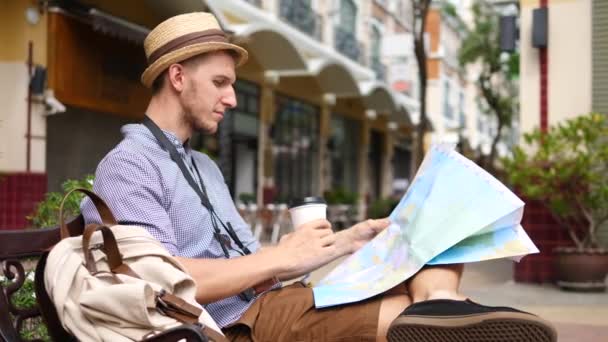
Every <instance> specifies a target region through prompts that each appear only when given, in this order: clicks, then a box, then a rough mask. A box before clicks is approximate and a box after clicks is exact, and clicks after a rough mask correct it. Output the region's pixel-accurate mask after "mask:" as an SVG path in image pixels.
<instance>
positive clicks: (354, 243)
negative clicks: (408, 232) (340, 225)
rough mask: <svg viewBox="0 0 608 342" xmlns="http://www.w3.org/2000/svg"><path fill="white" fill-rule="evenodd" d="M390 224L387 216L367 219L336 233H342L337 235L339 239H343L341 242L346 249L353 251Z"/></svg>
mask: <svg viewBox="0 0 608 342" xmlns="http://www.w3.org/2000/svg"><path fill="white" fill-rule="evenodd" d="M390 224H391V221H390V220H389V219H388V218H383V219H378V220H373V219H368V220H365V221H363V222H359V223H357V224H355V225H354V226H352V227H350V228H349V229H346V230H343V231H341V232H339V233H338V234H340V235H342V236H340V237H339V240H342V239H343V240H344V241H343V243H345V244H346V246H347V247H346V249H347V250H348V251H349V253H354V252H356V251H358V250H359V249H360V248H361V247H363V245H365V244H366V243H368V242H369V241H370V240H371V239H373V238H374V237H376V235H378V234H379V233H380V232H381V231H383V230H384V229H386V227H388V226H389V225H390Z"/></svg>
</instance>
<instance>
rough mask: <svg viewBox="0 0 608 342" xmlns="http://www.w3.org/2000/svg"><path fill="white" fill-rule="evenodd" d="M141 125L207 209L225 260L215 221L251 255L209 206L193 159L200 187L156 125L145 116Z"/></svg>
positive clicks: (226, 251) (224, 244)
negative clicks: (151, 135)
mask: <svg viewBox="0 0 608 342" xmlns="http://www.w3.org/2000/svg"><path fill="white" fill-rule="evenodd" d="M143 124H144V126H146V127H147V128H148V129H149V130H150V132H152V134H153V135H154V137H155V138H156V140H157V141H158V142H159V143H160V144H161V145H162V146H163V148H164V149H165V150H167V152H169V155H170V156H171V160H173V161H174V162H175V163H176V164H177V166H178V167H179V169H180V170H181V171H182V174H183V175H184V177H185V178H186V181H187V182H188V184H190V187H192V189H193V190H194V192H196V194H197V195H198V197H199V198H200V200H201V204H202V205H203V206H204V207H205V208H206V209H207V211H209V215H210V216H211V223H212V226H213V230H214V236H215V238H216V240H217V241H218V242H219V244H220V245H221V247H222V251H223V252H224V256H225V257H226V258H229V254H228V249H227V247H226V244H227V243H226V242H225V241H224V240H223V239H222V235H221V233H220V229H219V227H218V224H217V221H219V222H220V223H221V225H222V227H223V228H224V230H225V231H226V232H227V233H228V235H229V236H230V238H231V239H232V240H233V241H234V242H235V243H236V245H237V246H238V247H239V248H240V249H241V251H242V252H243V253H244V254H251V251H250V250H249V249H248V248H247V247H245V245H244V244H243V243H242V242H241V239H239V237H238V236H237V235H236V232H235V231H234V229H233V228H232V225H231V224H230V222H227V224H224V222H223V221H222V220H221V219H220V217H219V216H218V214H217V213H216V211H215V209H214V208H213V205H212V204H211V201H210V200H209V196H208V195H207V189H206V188H205V183H204V182H203V178H202V177H201V175H200V173H199V171H198V167H196V163H195V162H194V158H192V159H191V162H192V166H193V167H194V170H195V171H196V175H197V177H198V180H199V183H200V187H199V185H198V184H196V181H195V180H194V178H193V177H192V174H191V173H190V171H188V167H187V166H186V163H184V160H183V159H182V158H181V156H180V155H179V153H178V152H177V149H176V148H175V146H174V145H173V144H172V143H171V142H170V141H169V139H167V137H166V136H165V134H164V133H163V132H162V131H161V129H160V128H159V127H158V126H157V125H156V123H155V122H154V121H152V120H151V119H150V118H149V117H148V116H147V115H145V116H144V121H143ZM216 220H217V221H216ZM237 252H238V251H237Z"/></svg>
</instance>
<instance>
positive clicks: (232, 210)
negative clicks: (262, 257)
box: [198, 153, 260, 253]
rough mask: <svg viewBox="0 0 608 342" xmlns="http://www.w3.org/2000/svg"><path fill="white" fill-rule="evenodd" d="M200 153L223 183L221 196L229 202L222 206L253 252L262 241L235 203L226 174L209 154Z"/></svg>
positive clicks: (244, 243)
mask: <svg viewBox="0 0 608 342" xmlns="http://www.w3.org/2000/svg"><path fill="white" fill-rule="evenodd" d="M198 155H199V156H200V159H202V161H203V162H204V163H205V164H208V165H209V166H210V167H209V169H211V170H213V175H214V177H216V178H217V179H218V184H221V187H222V189H221V192H222V195H221V197H222V198H227V199H228V200H227V201H225V202H227V203H223V205H222V208H223V209H224V210H225V211H226V212H227V214H228V217H229V218H230V219H229V221H230V223H231V224H232V228H234V232H235V233H236V235H237V236H238V237H239V239H240V240H241V242H242V243H243V245H244V246H245V247H247V248H248V249H249V250H250V251H251V252H252V253H253V252H255V251H257V250H258V249H259V248H260V242H259V241H258V240H257V239H256V238H255V237H254V236H253V232H252V231H251V227H250V226H249V224H247V223H246V222H245V220H243V217H242V216H241V214H239V211H238V210H237V209H236V206H235V205H234V200H233V199H232V196H231V195H230V190H229V189H228V185H226V181H225V180H224V176H223V175H222V172H221V171H220V169H219V167H218V166H217V164H216V163H215V162H214V161H213V160H211V158H209V157H208V156H207V155H205V154H202V153H200V154H198Z"/></svg>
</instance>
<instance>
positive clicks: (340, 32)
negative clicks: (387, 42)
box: [334, 26, 365, 64]
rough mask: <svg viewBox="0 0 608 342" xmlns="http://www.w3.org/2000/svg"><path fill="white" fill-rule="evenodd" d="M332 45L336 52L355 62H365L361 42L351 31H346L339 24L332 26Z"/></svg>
mask: <svg viewBox="0 0 608 342" xmlns="http://www.w3.org/2000/svg"><path fill="white" fill-rule="evenodd" d="M334 47H335V48H336V50H338V52H340V53H341V54H343V55H345V56H346V57H349V58H350V59H352V60H354V61H355V62H359V63H361V64H365V63H364V62H365V61H364V58H363V53H362V51H363V49H362V48H361V44H360V43H359V42H358V41H357V38H355V35H354V34H353V33H352V32H349V31H346V30H344V29H343V28H341V27H339V26H336V27H334Z"/></svg>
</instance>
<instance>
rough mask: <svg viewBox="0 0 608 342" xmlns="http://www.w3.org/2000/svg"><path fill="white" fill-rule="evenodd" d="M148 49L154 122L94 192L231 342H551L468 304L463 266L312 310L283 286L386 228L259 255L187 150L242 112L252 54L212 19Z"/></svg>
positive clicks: (219, 188) (293, 239)
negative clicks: (155, 247) (176, 263)
mask: <svg viewBox="0 0 608 342" xmlns="http://www.w3.org/2000/svg"><path fill="white" fill-rule="evenodd" d="M144 46H145V50H146V55H147V57H148V63H149V67H148V68H147V69H146V70H145V71H144V73H143V75H142V82H143V83H144V85H146V86H148V87H152V90H153V96H152V98H151V100H150V103H149V105H148V108H147V110H146V115H147V118H146V119H145V120H144V124H143V125H142V124H134V125H126V126H125V127H123V129H122V132H123V134H124V135H125V137H124V139H123V140H122V142H121V143H120V144H119V145H118V146H116V147H115V148H114V149H113V150H112V151H110V152H109V153H108V155H107V156H106V157H105V158H104V159H103V160H102V161H101V162H100V164H99V166H98V168H97V171H96V179H95V183H94V190H95V192H96V193H97V194H99V195H100V196H101V197H102V198H103V199H104V200H105V201H106V202H107V203H108V205H109V206H110V208H111V209H112V211H113V212H114V214H115V216H116V218H117V219H118V220H119V222H121V223H123V224H132V225H139V226H143V227H146V228H147V229H148V230H149V231H150V233H151V234H152V235H153V236H154V237H155V238H157V239H158V240H159V241H160V242H162V243H163V244H164V246H165V247H166V248H167V249H168V250H169V251H170V252H171V253H172V254H173V255H175V256H176V257H178V259H179V260H180V261H181V262H182V263H183V265H184V266H185V267H186V269H187V270H188V271H189V273H190V274H191V275H192V277H193V278H194V279H195V280H196V282H197V286H198V288H197V300H198V301H199V302H201V303H203V304H206V308H207V310H208V311H209V313H210V314H211V315H212V316H213V318H214V319H215V320H216V321H217V323H218V325H220V327H222V328H223V330H224V332H225V334H226V336H227V337H228V338H229V339H231V340H256V341H353V340H355V341H376V340H380V341H382V340H386V339H387V336H388V339H389V340H391V341H405V340H411V341H422V340H432V341H451V340H455V339H459V340H462V341H474V340H479V339H482V340H484V341H553V340H555V331H554V329H553V328H552V327H551V326H550V325H549V324H548V323H547V322H545V321H543V320H542V319H540V318H538V317H536V316H534V315H531V314H528V313H524V312H520V311H517V310H514V309H510V308H491V307H486V306H482V305H478V304H475V303H473V302H471V301H468V300H466V298H465V297H463V296H462V295H460V294H459V293H458V284H459V281H460V275H461V272H462V266H461V265H456V266H439V267H426V268H424V269H423V270H422V271H421V272H419V273H418V274H417V275H416V276H415V277H413V278H412V279H410V280H409V281H408V282H407V283H404V284H403V285H402V286H398V287H396V288H394V289H392V290H391V291H389V292H387V293H385V294H383V295H381V296H378V297H375V298H372V299H369V300H366V301H363V302H361V303H356V304H352V305H344V306H340V307H335V308H329V309H323V310H315V309H314V302H313V297H312V291H311V289H309V288H306V287H304V286H303V285H301V284H299V283H296V284H294V285H291V286H288V287H284V288H282V286H281V283H280V282H278V281H277V280H288V279H293V278H295V277H298V276H302V275H304V274H307V273H309V272H311V271H313V270H315V269H317V268H319V267H321V266H323V265H326V264H327V263H329V262H330V261H332V260H335V259H336V258H339V257H341V256H344V255H347V254H350V253H353V252H354V251H356V250H357V249H359V248H360V247H361V246H363V245H364V244H365V243H366V242H368V241H369V240H371V239H372V238H373V237H374V236H376V235H377V234H378V233H379V232H380V231H382V230H383V229H384V228H386V227H387V226H388V224H389V222H388V220H387V219H382V220H367V221H364V222H361V223H359V224H356V225H355V226H353V227H351V228H350V229H347V230H344V231H340V232H338V233H333V232H332V230H331V225H330V223H329V222H327V221H326V220H315V221H312V222H309V223H306V224H304V225H303V226H302V227H301V228H300V229H298V230H297V231H295V232H293V233H291V234H288V235H286V236H285V237H283V238H282V239H281V241H280V242H279V244H278V245H277V246H272V247H266V248H264V249H261V248H260V244H259V243H258V241H256V240H255V239H254V238H253V236H252V233H251V231H250V229H249V227H247V225H246V224H245V223H244V221H243V220H242V218H241V217H240V216H239V215H238V212H237V210H236V209H235V207H234V204H233V201H232V199H231V197H230V194H229V192H228V189H227V187H226V185H225V183H224V180H223V177H222V175H221V173H220V171H219V169H218V168H217V166H216V165H215V163H213V162H212V161H211V159H210V158H209V157H207V156H206V155H204V154H202V153H199V152H196V151H192V150H191V149H190V147H189V146H188V139H189V138H190V137H191V136H192V134H193V132H194V131H203V132H205V133H207V134H213V133H215V132H216V130H217V127H218V125H219V123H220V122H221V121H222V119H223V118H224V115H225V112H226V110H227V109H230V108H233V107H235V106H236V97H235V93H234V89H233V87H232V84H233V83H234V82H235V80H236V75H235V67H236V66H239V65H241V64H243V63H244V62H245V61H246V59H247V52H246V51H245V50H244V49H242V48H241V47H238V46H236V45H232V44H230V43H228V42H227V39H226V37H225V34H224V32H222V31H221V29H220V27H219V25H218V23H217V21H216V19H215V17H213V16H212V15H211V14H208V13H190V14H184V15H179V16H176V17H173V18H170V19H168V20H166V21H165V22H163V23H161V24H159V25H158V26H157V27H156V28H155V29H154V30H152V31H151V32H150V34H149V35H148V37H147V38H146V40H145V43H144ZM82 209H83V213H84V216H85V219H86V221H87V222H90V221H97V222H98V221H99V217H98V216H97V213H96V212H95V210H94V208H93V207H92V205H91V203H90V202H88V201H85V202H84V203H83V207H82ZM412 303H415V304H412ZM404 309H405V311H403V310H404ZM389 329H390V331H389Z"/></svg>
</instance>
